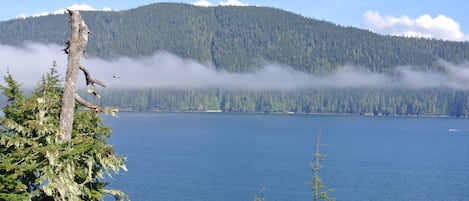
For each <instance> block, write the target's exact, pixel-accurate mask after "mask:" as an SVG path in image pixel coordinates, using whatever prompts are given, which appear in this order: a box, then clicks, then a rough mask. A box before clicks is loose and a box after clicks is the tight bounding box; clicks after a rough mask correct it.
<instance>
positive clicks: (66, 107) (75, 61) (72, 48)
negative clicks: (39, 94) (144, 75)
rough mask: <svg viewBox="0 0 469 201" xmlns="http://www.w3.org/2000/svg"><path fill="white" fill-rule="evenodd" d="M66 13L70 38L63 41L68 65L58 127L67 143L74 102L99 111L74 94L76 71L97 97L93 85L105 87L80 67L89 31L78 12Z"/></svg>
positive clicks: (70, 131)
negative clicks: (68, 18)
mask: <svg viewBox="0 0 469 201" xmlns="http://www.w3.org/2000/svg"><path fill="white" fill-rule="evenodd" d="M68 12H69V14H70V23H71V28H72V33H71V35H72V36H71V39H70V40H67V41H65V44H66V45H67V47H66V48H65V49H64V52H65V53H66V54H68V64H67V71H66V74H65V86H64V94H63V98H62V110H61V112H60V125H59V127H60V130H61V132H62V135H61V140H63V141H69V140H70V139H71V138H72V128H73V113H74V109H75V101H77V102H78V103H80V104H82V105H84V106H85V107H88V108H89V109H91V110H94V111H99V107H98V106H96V105H94V104H91V103H89V102H86V101H85V100H84V99H82V98H81V97H80V96H78V94H77V93H76V89H77V79H78V70H82V71H83V72H84V74H85V78H86V84H87V85H88V86H89V87H90V90H92V93H93V94H95V95H97V93H96V91H94V84H98V85H100V86H103V87H104V86H105V85H104V84H103V83H102V82H100V81H98V80H95V79H92V78H91V76H90V73H89V71H88V70H87V69H86V68H85V67H83V66H81V64H80V58H81V56H82V55H84V53H85V51H86V45H87V43H88V35H89V33H90V31H89V29H88V26H86V24H85V21H83V19H82V18H81V15H80V13H79V12H78V11H71V10H69V11H68Z"/></svg>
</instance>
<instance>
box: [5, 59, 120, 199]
mask: <svg viewBox="0 0 469 201" xmlns="http://www.w3.org/2000/svg"><path fill="white" fill-rule="evenodd" d="M4 78H5V82H6V86H1V89H2V90H3V94H4V95H5V96H6V97H7V99H8V104H7V105H6V106H5V107H4V108H3V112H4V117H2V118H1V119H0V123H1V126H0V129H1V130H0V200H33V201H36V200H37V201H39V200H69V201H73V200H103V199H104V197H105V195H106V194H110V195H112V196H114V197H115V198H116V200H126V199H128V198H127V196H126V195H125V194H124V193H123V192H121V191H119V190H109V189H106V188H105V187H106V185H107V184H108V182H107V181H106V180H105V177H106V176H107V177H110V176H111V175H112V174H113V173H118V172H119V171H120V170H126V166H125V158H124V157H120V156H117V155H116V153H115V152H114V149H113V147H112V146H111V145H110V144H108V143H107V142H106V140H107V138H109V137H110V136H111V130H110V128H109V127H106V126H104V125H103V121H102V119H101V118H100V115H99V113H97V112H96V111H93V110H89V109H88V108H85V107H83V106H81V105H77V106H76V107H75V109H74V123H73V131H72V137H71V140H70V141H68V142H65V143H64V142H63V141H62V140H61V139H60V133H61V131H60V129H59V121H60V111H61V98H62V94H63V87H61V86H60V79H59V76H58V74H57V70H56V69H55V66H54V67H53V68H51V70H50V72H49V73H48V74H46V75H45V76H43V78H42V80H41V82H40V83H39V85H38V86H37V87H36V88H35V89H34V91H33V93H32V94H31V95H30V96H25V95H23V92H22V91H21V89H20V85H19V84H18V83H17V82H16V81H15V80H14V79H13V78H12V75H11V74H9V73H8V75H7V76H5V77H4Z"/></svg>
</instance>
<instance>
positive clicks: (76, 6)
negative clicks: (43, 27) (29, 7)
mask: <svg viewBox="0 0 469 201" xmlns="http://www.w3.org/2000/svg"><path fill="white" fill-rule="evenodd" d="M67 9H68V10H80V11H97V9H96V8H93V7H92V6H90V5H88V4H73V5H71V6H69V7H67V8H61V9H57V10H55V11H53V12H41V13H36V14H33V15H31V16H29V15H27V14H24V13H23V14H20V15H18V16H16V18H17V19H24V18H27V17H41V16H46V15H61V14H64V13H67ZM102 11H112V9H111V8H109V7H104V8H103V9H102Z"/></svg>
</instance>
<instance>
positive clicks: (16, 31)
mask: <svg viewBox="0 0 469 201" xmlns="http://www.w3.org/2000/svg"><path fill="white" fill-rule="evenodd" d="M81 13H82V15H83V17H84V20H85V21H86V23H87V24H88V26H89V28H90V29H91V31H92V34H91V36H90V41H89V43H88V49H87V54H88V55H91V56H97V57H101V58H106V59H111V58H114V57H117V56H129V57H141V56H148V55H152V54H154V53H155V52H157V51H167V52H171V53H173V54H176V55H178V56H179V57H181V58H190V59H194V60H197V61H200V62H201V63H209V64H210V65H212V66H213V67H214V68H216V69H217V70H226V71H229V72H249V71H252V70H255V69H257V68H260V67H261V66H262V65H263V64H265V63H269V62H275V63H281V64H286V65H289V66H291V67H292V68H294V69H296V70H299V71H302V72H306V73H312V74H327V73H330V72H333V71H334V70H336V69H337V68H338V67H340V66H344V65H353V66H357V67H360V68H364V69H367V70H369V71H370V72H379V73H392V72H394V70H395V68H397V67H399V66H412V67H413V68H417V69H418V70H422V71H424V70H429V69H431V70H437V71H442V73H444V69H441V68H440V66H439V65H438V60H440V59H442V60H445V61H449V62H452V63H462V62H465V61H468V60H469V42H451V41H443V40H434V39H423V38H404V37H396V36H384V35H379V34H376V33H372V32H370V31H367V30H362V29H358V28H354V27H343V26H339V25H336V24H333V23H331V22H327V21H323V20H316V19H311V18H306V17H303V16H300V15H297V14H294V13H291V12H287V11H284V10H280V9H276V8H268V7H254V6H250V7H232V6H221V7H197V6H192V5H188V4H180V3H156V4H151V5H148V6H143V7H139V8H135V9H130V10H125V11H112V12H102V11H96V12H81ZM66 18H67V17H66V16H65V15H50V16H44V17H33V18H26V19H17V20H9V21H4V22H0V43H1V44H8V45H15V46H21V45H24V42H25V41H34V42H40V43H56V44H60V45H63V43H64V39H66V38H68V36H69V34H70V33H69V31H68V30H69V28H68V22H67V20H64V19H66ZM95 101H96V102H99V103H100V104H102V105H110V106H117V107H120V108H121V109H128V110H144V111H147V110H151V111H206V110H220V111H224V112H267V113H274V112H282V113H283V112H288V113H290V112H293V113H331V114H362V115H449V116H467V115H468V114H469V92H467V91H464V90H452V89H423V90H413V89H345V88H344V89H337V88H336V89H328V88H320V89H318V88H316V89H302V90H292V91H279V90H264V91H256V90H227V89H223V88H211V89H197V90H172V89H152V88H148V89H106V90H103V91H102V98H101V99H97V100H95Z"/></svg>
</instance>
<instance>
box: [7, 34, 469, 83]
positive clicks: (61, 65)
mask: <svg viewBox="0 0 469 201" xmlns="http://www.w3.org/2000/svg"><path fill="white" fill-rule="evenodd" d="M27 44H28V46H26V47H13V46H8V45H1V44H0V55H2V59H1V60H0V73H2V75H5V74H6V72H7V69H9V71H10V73H11V74H12V75H13V77H14V78H15V79H16V80H17V81H18V82H20V83H22V84H23V86H26V87H30V86H35V85H36V84H37V83H38V81H39V80H40V78H41V76H42V75H43V74H45V73H47V72H48V71H49V68H50V67H51V66H52V62H53V61H56V62H57V65H58V70H59V73H60V74H61V75H62V76H65V68H66V59H67V55H66V54H64V53H63V51H62V49H63V48H64V47H63V46H59V45H54V44H48V45H44V44H39V43H27ZM82 64H83V65H84V66H86V67H87V68H88V69H89V70H90V72H91V73H92V76H93V77H94V78H96V79H98V80H100V81H103V82H104V83H105V84H106V85H108V87H112V88H119V87H126V88H132V87H134V88H138V87H157V88H176V89H197V88H206V87H223V88H230V89H258V90H264V89H265V90H270V89H279V90H293V89H301V88H315V87H333V88H360V87H371V88H411V89H423V88H438V87H441V88H453V89H469V63H467V62H466V63H460V64H452V63H450V62H446V61H439V65H440V66H441V69H442V71H444V72H445V73H442V71H441V70H440V71H417V70H413V69H414V68H412V67H410V66H400V67H396V68H395V70H394V72H392V73H390V74H383V73H374V72H370V71H368V70H364V69H360V68H357V67H354V66H342V67H339V68H338V69H337V70H336V71H335V72H332V73H330V74H328V75H324V76H315V75H311V74H307V73H303V72H300V71H297V70H294V69H293V68H292V67H290V66H287V65H282V64H275V63H271V64H267V65H265V66H263V67H262V68H260V69H259V70H257V71H255V72H249V73H232V72H227V71H216V70H214V69H213V68H212V67H211V66H210V65H208V64H203V63H200V62H197V61H194V60H190V59H182V58H180V57H178V56H176V55H173V54H171V53H168V52H156V53H155V54H153V55H152V56H146V57H140V58H129V57H120V58H116V59H113V60H103V59H100V58H96V57H89V58H87V59H82ZM81 74H82V73H80V76H81V77H80V80H83V85H84V78H83V77H82V75H81ZM114 75H117V76H119V78H113V76H114Z"/></svg>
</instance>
